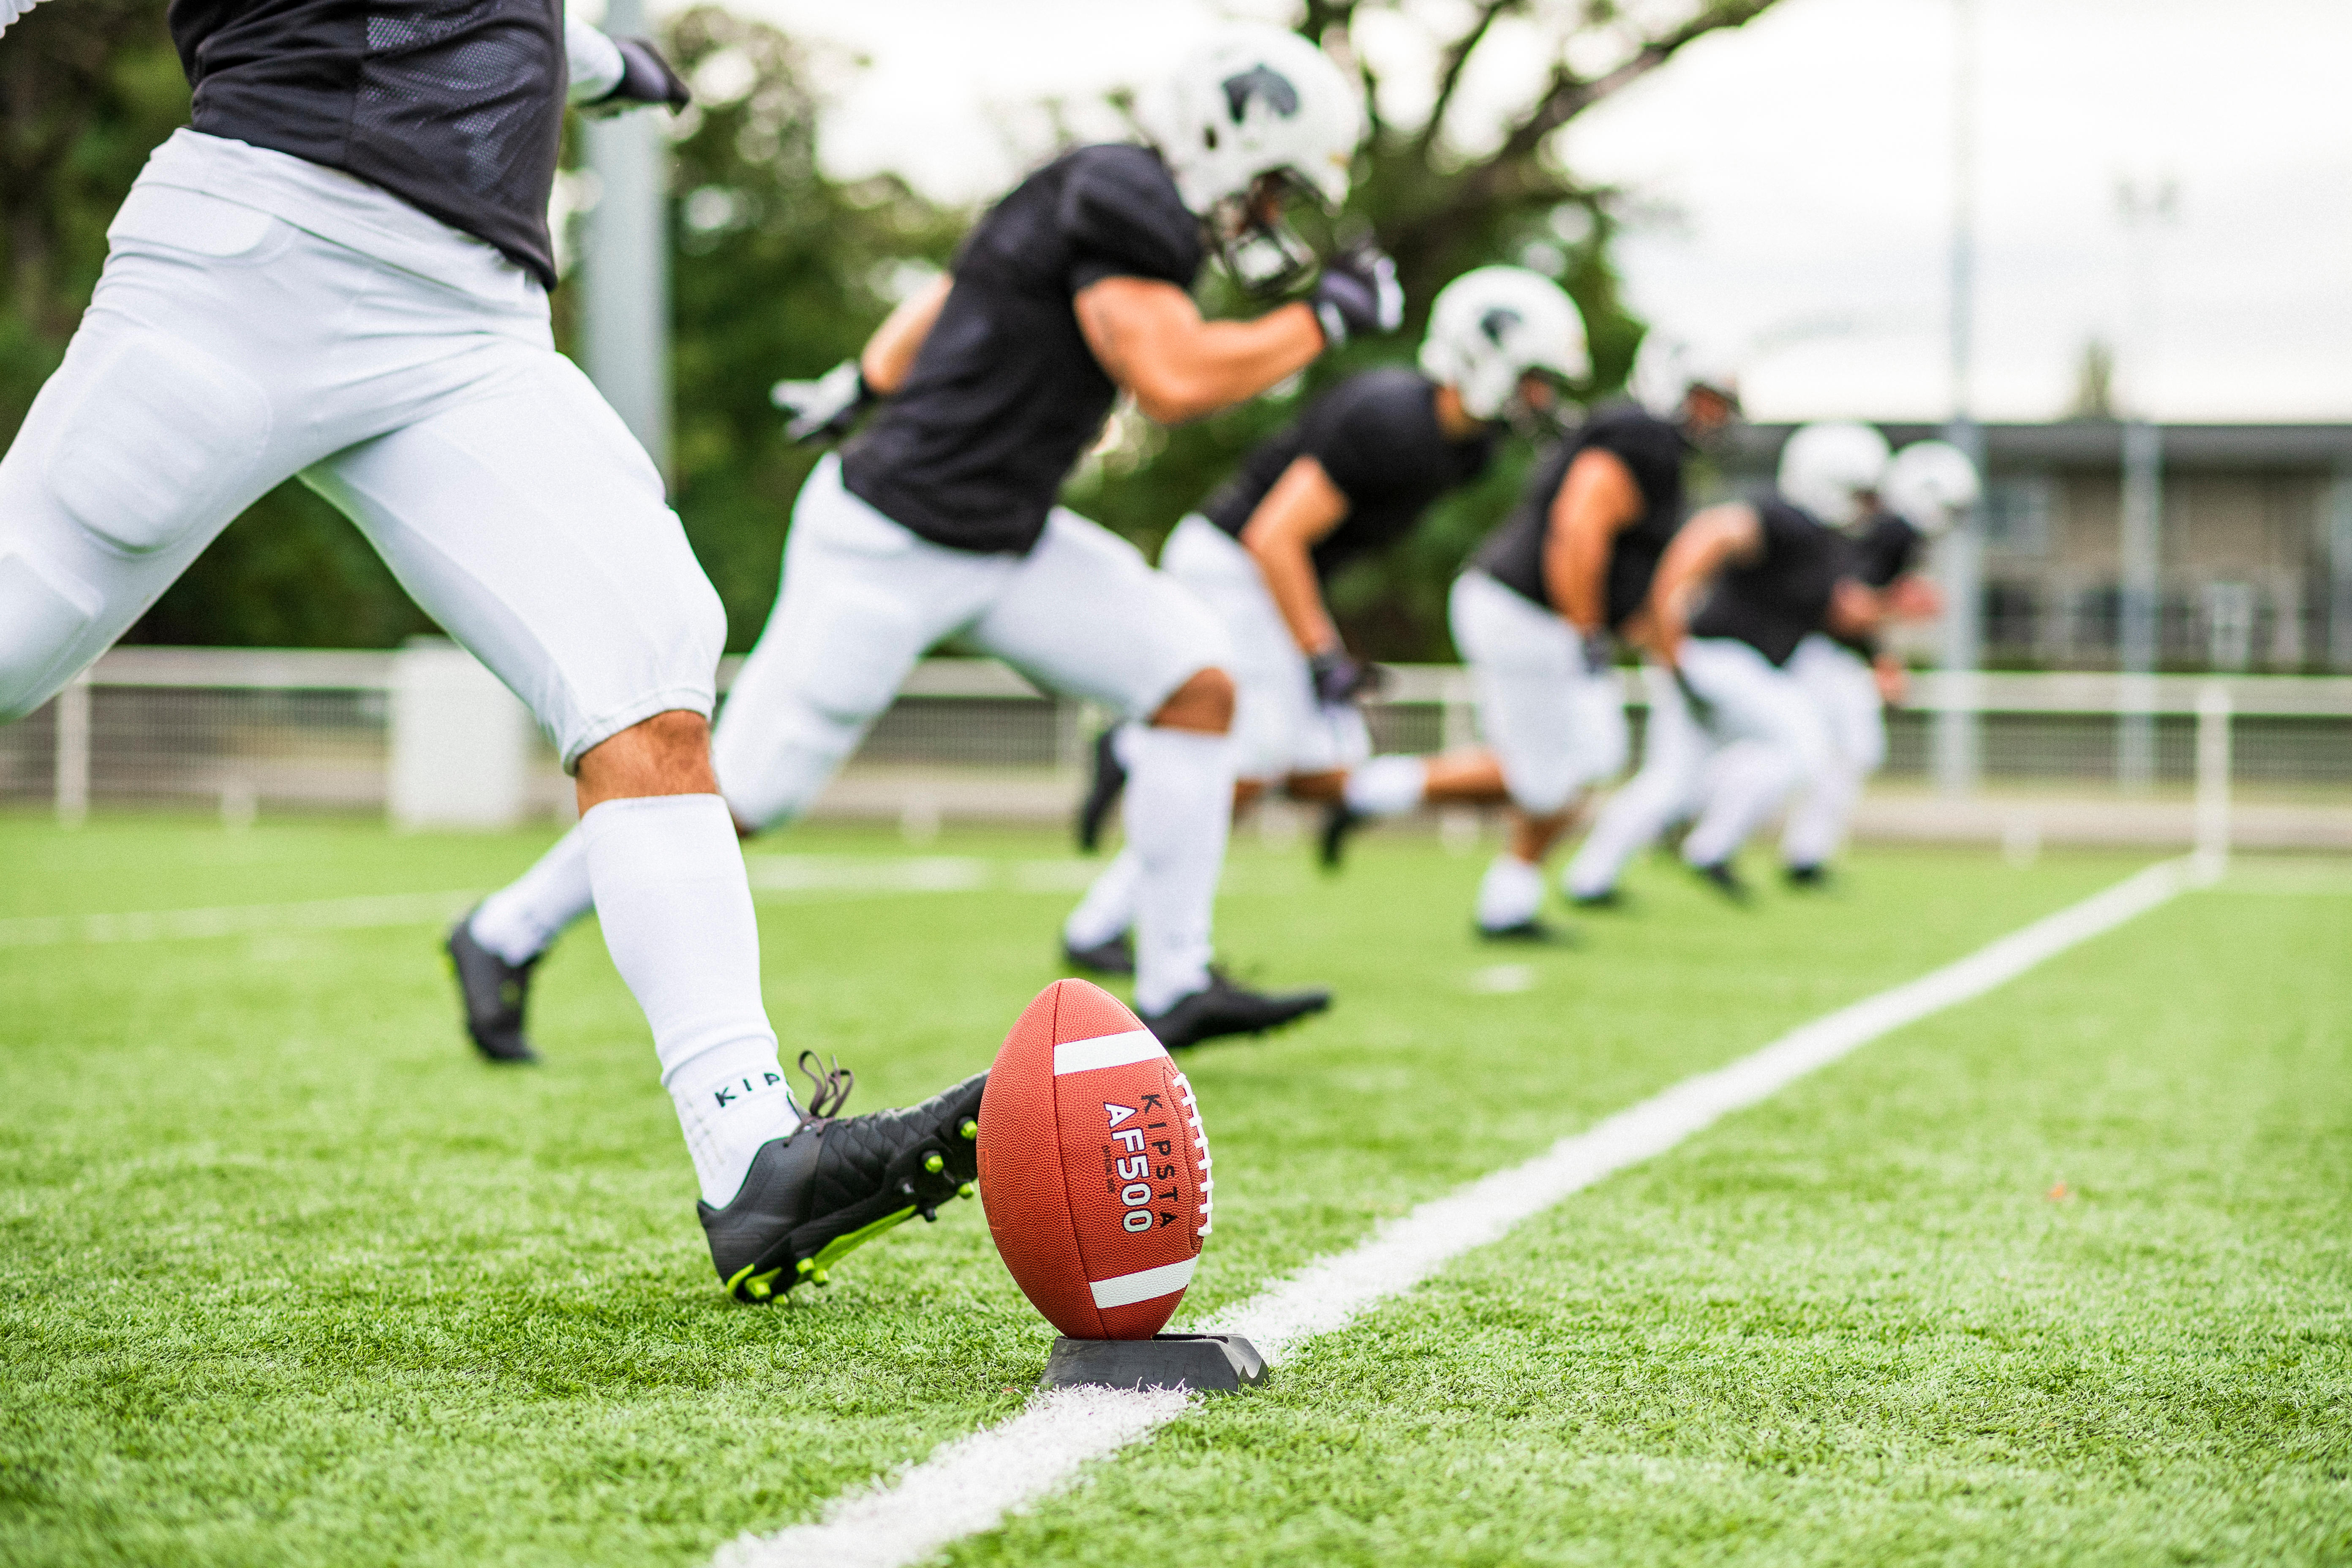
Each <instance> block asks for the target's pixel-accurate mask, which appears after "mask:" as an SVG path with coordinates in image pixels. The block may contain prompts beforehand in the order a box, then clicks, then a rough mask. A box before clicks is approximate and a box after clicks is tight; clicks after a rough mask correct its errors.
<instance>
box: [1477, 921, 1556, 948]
mask: <svg viewBox="0 0 2352 1568" xmlns="http://www.w3.org/2000/svg"><path fill="white" fill-rule="evenodd" d="M1471 929H1472V930H1473V931H1476V932H1477V933H1478V940H1479V941H1480V942H1516V943H1517V944H1518V945H1520V946H1522V947H1573V946H1575V945H1576V933H1575V932H1574V931H1570V930H1569V929H1568V928H1567V927H1566V926H1556V925H1554V924H1552V923H1551V922H1550V921H1548V920H1545V919H1544V918H1543V917H1542V916H1541V915H1529V916H1528V918H1527V919H1525V920H1523V921H1520V922H1519V923H1518V924H1517V925H1507V926H1482V925H1478V924H1476V923H1475V921H1474V922H1473V923H1472V925H1471Z"/></svg>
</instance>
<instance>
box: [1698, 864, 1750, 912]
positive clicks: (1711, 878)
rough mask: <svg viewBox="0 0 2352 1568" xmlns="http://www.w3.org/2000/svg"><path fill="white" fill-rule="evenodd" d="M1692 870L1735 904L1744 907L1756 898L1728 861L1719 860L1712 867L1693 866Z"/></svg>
mask: <svg viewBox="0 0 2352 1568" xmlns="http://www.w3.org/2000/svg"><path fill="white" fill-rule="evenodd" d="M1691 869H1692V870H1693V871H1695V872H1696V873H1697V874H1698V878H1699V880H1701V881H1703V882H1705V883H1706V885H1707V886H1708V887H1710V888H1713V889H1715V890H1716V891H1717V892H1718V893H1721V894H1722V895H1723V896H1724V897H1725V898H1727V899H1729V900H1731V901H1732V902H1733V903H1735V904H1739V905H1742V906H1743V907H1744V906H1745V905H1746V904H1747V903H1748V901H1749V900H1752V899H1753V898H1755V896H1756V895H1755V894H1754V893H1753V892H1751V891H1750V890H1749V889H1748V884H1747V883H1746V882H1744V881H1742V880H1741V879H1740V876H1739V873H1738V872H1737V871H1735V870H1733V869H1732V868H1731V862H1730V861H1728V860H1717V861H1716V862H1715V863H1714V864H1713V865H1710V866H1693V867H1692V868H1691Z"/></svg>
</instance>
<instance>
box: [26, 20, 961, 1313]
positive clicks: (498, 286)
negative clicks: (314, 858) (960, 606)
mask: <svg viewBox="0 0 2352 1568" xmlns="http://www.w3.org/2000/svg"><path fill="white" fill-rule="evenodd" d="M71 10H72V7H70V6H60V7H58V8H56V9H55V10H52V11H49V12H47V13H45V14H44V15H43V16H40V17H37V18H36V19H35V20H33V21H32V22H30V23H29V24H27V25H29V26H55V25H70V23H71ZM171 26H172V30H173V39H174V42H175V43H176V44H177V45H178V47H179V52H180V56H181V58H182V60H183V61H184V63H185V66H186V68H187V73H188V76H189V79H190V81H191V82H192V84H193V85H194V123H193V125H192V126H191V127H190V128H188V129H185V130H182V131H180V132H175V133H174V134H173V136H172V138H171V139H170V140H169V141H168V142H165V143H164V144H163V146H162V147H160V148H158V149H157V150H156V151H155V153H154V154H153V155H152V157H151V158H150V159H149V161H148V163H147V166H146V168H145V170H144V171H143V172H142V174H141V175H140V177H139V180H138V182H137V184H135V185H134V186H133V188H132V190H131V195H130V197H129V198H128V199H127V200H126V201H125V202H124V203H123V205H122V209H121V213H120V214H119V215H118V216H116V218H115V220H114V223H113V226H111V228H110V230H109V235H108V237H109V241H110V253H109V256H108V258H107V263H106V268H105V271H104V273H103V274H102V276H101V277H100V281H99V284H98V289H97V292H96V295H95V297H94V298H93V299H92V300H91V302H90V306H89V310H88V312H87V313H86V314H85V315H84V317H83V318H82V321H81V325H80V327H79V330H77V331H76V332H75V334H74V338H73V342H72V343H71V344H70V346H69V347H68V350H67V353H66V358H65V363H64V364H63V365H62V366H61V367H60V368H59V369H58V373H57V374H55V375H54V376H52V377H51V378H50V380H49V382H48V384H47V385H46V386H44V387H43V388H42V389H41V393H40V395H39V397H38V398H37V400H36V401H35V403H34V405H33V407H32V410H31V412H30V414H29V415H28V416H26V420H25V424H24V426H23V428H22V429H21V430H20V431H19V432H18V433H17V435H16V439H15V441H14V442H13V443H12V444H11V446H10V447H9V448H8V452H7V455H6V457H5V459H0V719H14V718H17V717H21V716H22V715H24V714H25V713H27V712H29V711H31V710H33V709H34V708H36V707H37V706H38V705H39V704H40V703H42V702H43V701H45V700H47V698H48V697H49V696H50V695H51V694H52V693H53V692H55V691H56V690H57V689H58V687H60V686H61V685H63V684H64V682H65V681H67V680H68V679H71V677H72V676H73V675H74V674H75V672H76V671H78V670H79V669H80V668H82V667H83V666H85V665H87V664H88V663H89V661H90V660H91V659H92V658H96V657H97V656H98V655H99V654H100V652H101V651H103V650H104V649H105V647H107V646H108V645H109V644H110V643H111V642H112V641H113V640H114V639H115V638H116V637H119V636H120V635H121V633H122V631H123V629H124V628H125V627H126V626H129V625H130V624H131V622H132V620H134V619H135V618H136V617H137V616H139V614H140V613H141V612H142V611H143V610H144V609H145V608H146V607H147V606H148V605H151V604H152V603H153V602H154V600H155V598H156V596H157V595H160V594H161V593H162V592H163V589H164V588H165V587H166V586H168V585H169V584H171V582H172V581H173V579H174V578H175V577H177V576H178V575H179V574H180V573H181V572H182V571H183V570H184V569H185V568H186V566H187V564H188V563H190V562H191V561H193V560H194V558H195V556H196V555H197V553H198V552H201V551H202V550H203V549H204V547H205V544H206V543H207V542H210V541H211V540H212V538H213V537H214V536H215V534H217V533H218V532H219V531H220V530H221V529H222V528H223V527H225V526H226V524H227V523H228V521H230V519H232V518H234V517H235V516H236V514H237V513H238V512H239V511H241V510H244V509H245V508H246V507H247V505H249V504H250V503H251V502H252V501H254V500H257V498H259V497H260V496H261V495H262V494H263V493H265V492H266V491H268V490H269V489H272V488H273V487H275V486H276V485H278V483H279V482H280V481H282V480H284V479H288V478H289V477H292V476H296V475H299V477H300V478H301V479H303V480H304V482H305V483H307V484H309V485H310V487H311V488H312V489H316V490H318V491H319V492H320V494H322V495H324V496H325V497H326V498H327V499H328V500H331V501H332V502H333V503H334V504H335V505H336V506H337V507H338V508H340V509H341V510H342V511H343V512H344V513H345V514H346V515H347V516H349V517H350V518H351V519H352V521H353V523H354V524H356V525H357V526H358V527H359V528H360V529H361V531H362V532H364V533H365V534H366V535H367V537H368V540H369V542H371V543H372V544H373V545H374V546H375V548H376V549H377V551H378V552H381V553H382V554H383V558H384V560H385V562H386V563H388V564H389V565H390V566H391V568H392V570H393V572H394V574H395V575H396V576H397V577H398V578H399V579H400V581H401V583H402V584H403V585H404V587H405V588H406V589H407V590H408V592H409V593H410V595H412V596H414V597H415V600H416V601H417V603H418V604H419V605H422V606H423V607H424V608H425V609H426V610H427V611H428V612H429V613H430V614H431V615H432V616H434V618H435V619H436V620H437V621H438V622H440V624H441V625H442V626H445V627H446V628H447V629H448V631H449V632H450V634H451V635H452V636H453V637H456V638H457V640H458V641H459V642H461V643H463V644H464V645H465V646H466V647H467V648H469V649H470V650H472V652H473V653H474V654H476V655H477V656H478V657H479V658H481V660H482V661H483V662H484V663H485V664H486V665H488V667H489V668H491V669H492V670H493V671H495V672H496V673H497V674H498V675H499V678H500V679H503V680H504V681H505V682H506V683H507V684H508V685H509V687H511V688H512V689H514V691H515V692H516V693H517V695H519V696H520V698H521V699H522V700H524V701H525V702H526V703H528V704H529V705H530V709H531V710H532V712H533V713H535V714H536V715H537V716H538V719H539V721H540V723H541V726H542V727H543V728H544V730H545V731H547V733H548V734H549V736H550V737H551V739H552V740H553V741H554V742H555V743H556V745H557V747H558V748H559V750H560V752H561V754H562V759H563V763H564V765H565V767H566V768H568V769H571V770H572V771H573V772H574V773H576V774H577V777H578V784H579V797H580V805H581V811H582V816H581V820H580V826H579V828H578V829H577V832H576V837H577V840H578V842H579V844H580V855H579V860H580V863H581V868H582V878H583V883H584V884H586V885H588V886H591V887H593V890H594V898H595V900H596V902H597V903H598V904H599V906H600V907H601V908H602V909H603V910H604V939H605V942H606V945H607V946H608V947H609V948H610V949H611V951H612V954H613V958H614V963H615V965H616V966H617V967H618V968H619V970H620V972H621V974H622V976H623V978H624V979H625V981H626V982H627V983H628V985H629V988H630V990H631V992H632V993H633V994H635V997H636V999H637V1001H638V1002H639V1004H640V1005H642V1006H643V1007H644V1009H645V1012H646V1019H647V1021H648V1022H649V1023H650V1025H651V1026H652V1030H653V1036H654V1044H655V1048H656V1054H657V1056H658V1058H659V1060H660V1063H661V1068H662V1081H663V1083H664V1085H665V1086H666V1087H667V1089H669V1090H670V1093H671V1096H672V1098H673V1100H675V1102H676V1104H677V1112H678V1117H679V1121H680V1124H681V1126H682V1128H683V1130H684V1131H685V1134H686V1139H687V1144H688V1150H689V1152H691V1154H692V1156H693V1160H694V1165H695V1171H696V1175H697V1178H698V1184H699V1186H700V1188H701V1193H702V1196H703V1198H704V1200H705V1201H704V1204H703V1205H702V1206H701V1209H700V1213H701V1215H702V1218H703V1222H704V1225H705V1227H706V1230H707V1232H708V1235H709V1241H710V1245H711V1249H712V1258H713V1261H714V1262H715V1263H716V1264H717V1266H718V1268H719V1275H720V1278H721V1279H723V1280H725V1281H726V1282H727V1284H728V1285H729V1287H730V1289H734V1290H736V1291H737V1293H739V1294H743V1295H749V1296H757V1295H759V1294H760V1293H761V1291H762V1290H763V1289H765V1290H768V1291H769V1292H770V1293H772V1282H773V1280H774V1279H776V1277H777V1276H778V1275H779V1274H780V1273H787V1272H791V1271H793V1269H795V1268H798V1266H799V1265H800V1264H802V1263H806V1264H807V1265H808V1266H809V1268H811V1269H814V1268H815V1267H816V1261H817V1260H818V1259H820V1258H829V1257H830V1256H832V1255H833V1253H832V1252H831V1251H829V1250H828V1249H829V1248H831V1249H835V1250H837V1249H838V1247H840V1246H841V1245H843V1244H844V1242H845V1238H847V1242H846V1244H847V1245H854V1244H855V1241H856V1239H859V1238H862V1237H866V1236H868V1235H871V1234H873V1233H874V1231H875V1230H877V1228H879V1227H880V1226H884V1225H887V1224H888V1223H889V1222H890V1221H891V1220H892V1219H894V1218H899V1217H904V1216H905V1215H908V1214H911V1213H913V1212H915V1210H916V1209H917V1208H918V1207H924V1206H929V1205H935V1204H937V1203H939V1202H941V1201H944V1200H946V1199H949V1198H951V1197H952V1196H954V1194H955V1192H956V1187H957V1177H958V1175H959V1174H961V1175H964V1176H967V1177H968V1176H969V1175H970V1174H971V1173H974V1172H975V1171H976V1163H975V1161H974V1160H973V1158H972V1154H971V1140H970V1138H969V1137H968V1136H966V1135H965V1131H964V1130H965V1129H966V1128H967V1127H970V1126H971V1125H973V1123H972V1117H973V1115H974V1113H975V1111H976V1110H977V1107H978V1104H979V1097H980V1091H981V1087H982V1081H983V1077H982V1075H976V1076H975V1077H974V1078H972V1079H970V1080H968V1081H967V1082H965V1083H963V1084H961V1085H958V1086H957V1087H956V1088H955V1089H951V1090H950V1091H949V1092H948V1093H946V1094H943V1095H941V1096H940V1097H938V1098H937V1099H935V1100H932V1101H930V1102H929V1103H928V1104H927V1105H925V1106H923V1107H919V1108H917V1109H915V1110H910V1111H902V1112H888V1113H884V1114H881V1115H877V1116H866V1117H856V1118H850V1119H846V1120H843V1119H838V1118H835V1117H827V1116H825V1115H824V1114H822V1113H823V1112H824V1111H827V1110H837V1109H838V1106H837V1100H836V1099H835V1097H831V1096H827V1097H825V1098H824V1100H823V1102H822V1103H820V1104H813V1105H812V1106H811V1107H810V1108H809V1109H810V1111H811V1113H812V1116H813V1117H814V1120H812V1121H807V1122H805V1123H804V1122H803V1117H802V1113H801V1110H800V1109H799V1108H797V1107H796V1106H795V1105H794V1103H793V1097H792V1095H791V1094H790V1092H789V1091H788V1090H787V1089H786V1088H785V1086H784V1081H783V1073H782V1068H781V1065H780V1062H779V1059H778V1053H777V1046H776V1035H775V1031H774V1029H773V1028H772V1026H770V1024H769V1021H768V1017H767V1014H766V1010H765V1008H764V1006H763V1005H762V1003H761V994H760V968H759V934H758V928H757V925H756V923H755V921H754V919H753V914H752V909H751V891H750V889H749V887H748V886H747V885H746V882H745V879H744V873H743V862H742V856H741V853H740V850H739V848H738V847H737V846H736V843H735V838H734V833H733V830H732V825H731V824H730V820H729V818H728V815H727V808H726V805H725V803H724V802H723V801H722V800H721V799H720V798H719V794H718V789H717V785H716V784H715V783H714V781H713V779H712V776H711V771H710V764H709V731H708V721H709V712H710V709H711V704H712V677H713V674H714V667H715V665H716V663H717V660H718V656H719V649H720V646H721V641H722V638H723V636H724V632H725V626H724V619H723V616H722V615H721V612H720V607H719V599H718V596H717V595H715V594H714V593H713V592H712V591H711V588H710V585H709V582H708V581H707V580H706V579H705V578H704V577H703V574H702V572H701V570H700V568H699V567H698V565H697V564H696V562H695V559H694V556H693V553H692V552H691V551H690V550H688V546H687V542H686V535H685V532H684V531H683V529H681V528H680V526H679V524H678V521H677V518H676V516H674V515H673V514H672V513H671V511H670V510H669V509H668V507H667V504H666V503H665V501H664V499H663V493H662V483H661V478H660V476H659V475H658V474H657V473H656V471H655V468H654V465H653V463H652V462H651V461H650V460H649V459H648V458H646V454H645V452H644V450H643V449H642V448H641V447H638V445H637V444H636V442H635V440H634V439H632V438H631V437H630V435H629V433H628V431H627V430H626V428H625V427H624V426H623V425H622V424H621V422H620V420H619V418H618V417H617V416H614V413H613V412H612V410H611V409H610V408H609V407H607V406H606V405H605V404H604V401H603V400H602V399H601V398H600V397H598V395H596V392H595V390H594V389H593V387H592V386H590V385H589V384H588V381H587V379H586V377H584V376H583V375H582V374H580V372H579V371H578V370H577V369H576V368H575V367H574V366H573V365H572V363H571V362H569V361H568V360H565V359H564V358H562V356H561V355H559V354H557V353H556V352H555V349H554V344H553V342H552V340H551V335H550V331H549V325H548V299H547V290H548V289H550V288H551V287H552V286H553V284H554V282H555V269H554V265H553V260H552V251H551V246H550V244H549V237H548V232H547V217H546V215H547V205H548V195H549V191H550V186H551V182H552V179H553V176H554V172H555V165H556V154H557V150H558V145H559V142H560V141H561V137H562V115H563V111H564V105H565V100H566V97H567V93H568V94H569V96H571V97H572V98H573V99H575V100H597V99H602V100H604V102H605V104H606V105H607V106H610V107H616V108H617V107H623V106H625V105H627V104H629V103H636V102H667V103H668V104H671V105H673V106H677V105H682V104H684V103H685V101H686V98H687V94H686V89H685V88H684V87H683V85H682V84H680V83H679V81H678V80H677V78H676V77H675V76H674V75H673V74H672V73H671V72H670V70H669V68H668V67H667V65H665V64H664V63H663V62H662V61H661V59H660V58H659V56H658V55H656V53H655V52H654V51H653V49H652V48H651V47H650V46H648V45H646V44H645V43H643V42H640V41H636V40H617V41H616V40H611V39H606V38H604V37H602V36H601V35H598V34H596V33H594V32H593V30H590V29H585V28H582V27H578V26H570V27H567V26H566V24H565V22H564V20H563V17H562V11H561V9H560V6H559V5H558V4H557V0H408V3H406V4H404V5H400V6H398V7H391V8H388V7H385V6H382V5H378V6H367V5H359V4H356V3H351V4H344V3H341V0H177V3H176V4H174V5H173V7H172V9H171ZM567 57H568V58H567ZM459 956H460V958H461V959H465V958H467V957H468V956H469V955H468V953H467V952H465V951H462V950H461V951H460V952H459ZM482 977H483V971H482V969H481V967H480V965H478V964H476V965H474V966H473V969H472V971H471V973H470V975H469V978H470V979H472V980H475V981H479V980H480V979H481V978H482ZM803 1134H805V1135H803ZM828 1134H830V1135H828ZM933 1158H936V1159H937V1160H938V1161H939V1164H938V1165H937V1166H936V1167H934V1166H932V1165H930V1164H929V1163H926V1162H928V1161H929V1160H931V1159H933ZM746 1194H749V1196H748V1197H747V1196H746ZM795 1277H797V1276H795ZM763 1280H764V1281H766V1283H764V1284H763V1283H762V1281H763Z"/></svg>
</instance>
